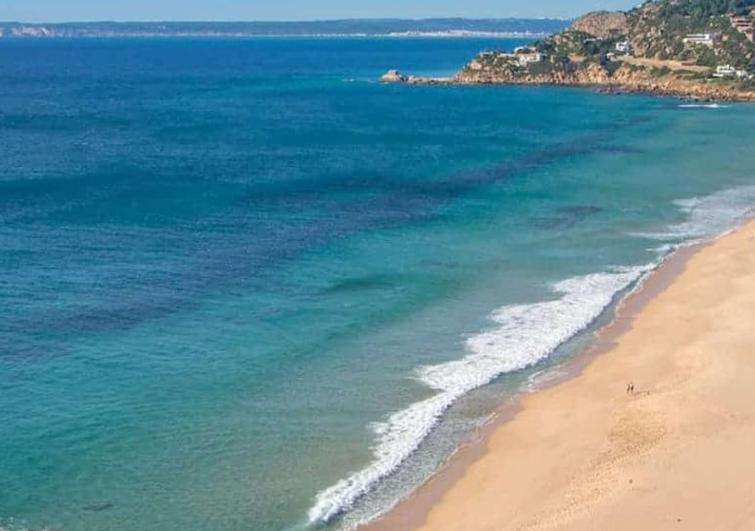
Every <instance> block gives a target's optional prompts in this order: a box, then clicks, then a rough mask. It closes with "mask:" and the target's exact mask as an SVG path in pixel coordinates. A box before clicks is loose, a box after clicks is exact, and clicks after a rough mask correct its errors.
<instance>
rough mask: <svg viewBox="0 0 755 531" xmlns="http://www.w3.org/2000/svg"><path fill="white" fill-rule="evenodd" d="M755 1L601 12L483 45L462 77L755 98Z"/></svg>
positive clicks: (663, 1) (698, 1)
mask: <svg viewBox="0 0 755 531" xmlns="http://www.w3.org/2000/svg"><path fill="white" fill-rule="evenodd" d="M754 26H755V0H652V1H648V2H646V3H644V4H643V5H642V6H640V7H637V8H635V9H632V10H631V11H627V12H615V13H610V12H605V11H602V12H596V13H590V14H588V15H585V16H584V17H581V18H579V19H577V20H575V21H574V22H573V23H572V25H571V26H570V27H569V28H567V29H566V30H564V31H562V32H560V33H556V34H554V35H552V36H550V37H547V38H545V39H542V40H540V41H537V42H535V43H533V44H532V45H530V46H526V47H522V48H519V49H517V50H516V51H515V52H514V53H505V52H496V51H492V52H483V53H481V54H479V55H478V56H477V57H475V58H474V59H473V60H472V61H470V62H469V63H468V64H467V65H466V66H465V67H464V68H463V69H462V70H461V71H460V72H459V73H458V74H457V76H456V77H455V79H454V81H456V82H461V83H522V84H527V83H542V84H566V85H603V86H607V87H610V88H611V89H621V90H641V91H649V92H658V93H668V94H677V95H680V96H690V97H701V98H711V99H743V100H753V101H755V42H753V41H754V40H755V33H754V32H753V27H754Z"/></svg>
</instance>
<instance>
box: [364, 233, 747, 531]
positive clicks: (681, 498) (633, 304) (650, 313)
mask: <svg viewBox="0 0 755 531" xmlns="http://www.w3.org/2000/svg"><path fill="white" fill-rule="evenodd" d="M684 254H685V253H681V255H680V256H677V257H675V258H674V259H672V261H671V263H670V264H668V265H666V266H664V267H662V268H661V269H660V270H659V272H658V273H656V274H654V275H652V276H651V277H650V278H649V279H648V280H647V281H646V283H645V287H644V288H643V289H642V290H640V291H639V292H638V293H637V294H636V295H634V296H632V297H630V298H629V299H628V301H627V303H626V304H625V305H623V307H622V308H620V309H619V311H618V316H617V319H616V321H615V323H614V324H613V325H612V326H610V327H608V329H607V330H606V331H605V332H604V334H603V336H602V342H603V345H602V346H600V340H599V342H598V344H599V348H600V350H601V351H602V352H600V353H595V352H593V355H591V356H588V357H587V358H583V359H587V360H589V363H588V364H587V365H586V366H585V367H583V368H581V370H579V371H577V372H578V374H576V375H575V376H574V377H573V378H571V379H568V380H566V381H563V382H560V383H558V384H556V385H554V386H552V387H549V388H547V389H543V390H540V391H538V392H535V393H533V394H529V395H525V396H524V397H523V398H522V400H521V401H520V404H519V405H520V408H519V409H518V410H517V411H516V412H514V413H513V415H511V418H509V419H505V420H504V421H501V422H498V423H497V425H495V426H494V427H493V428H491V430H490V432H491V433H489V434H487V435H486V436H485V438H484V441H483V442H482V443H480V444H479V445H478V448H477V449H476V450H475V448H474V447H473V448H472V449H466V450H464V451H462V452H460V455H459V456H458V457H456V458H455V459H454V460H453V461H452V463H451V465H450V466H449V467H448V469H447V470H445V471H444V472H442V473H441V474H439V475H438V476H437V477H436V478H434V479H433V480H431V481H430V482H429V483H428V484H427V485H425V486H424V487H423V488H421V489H420V490H419V492H418V493H417V494H415V495H414V496H413V497H412V498H410V499H409V500H407V501H405V502H404V503H402V504H401V505H400V506H399V507H398V508H397V509H396V510H394V511H393V512H392V513H390V514H389V515H388V516H387V517H385V518H384V519H383V520H381V521H379V522H376V523H374V524H372V525H370V526H367V527H368V528H369V529H371V530H391V531H397V530H400V529H423V530H431V531H451V530H453V531H462V530H463V531H488V530H490V531H493V530H495V531H504V530H506V531H507V530H579V531H589V530H596V531H598V530H600V531H604V530H610V531H621V530H632V531H638V530H641V531H647V530H664V531H665V530H676V529H679V530H705V531H711V530H755V222H751V223H749V224H747V225H746V226H744V227H742V228H740V229H739V230H737V231H736V232H734V233H732V234H729V235H727V236H725V237H723V238H720V239H718V240H717V241H715V242H713V243H712V244H710V245H707V246H704V247H702V248H700V249H699V250H697V251H696V252H694V253H692V252H687V253H686V254H687V256H684ZM674 264H675V265H674ZM674 269H676V271H674ZM630 382H633V383H634V385H635V392H634V393H627V391H626V389H627V385H628V384H629V383H630Z"/></svg>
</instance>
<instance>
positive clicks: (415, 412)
mask: <svg viewBox="0 0 755 531" xmlns="http://www.w3.org/2000/svg"><path fill="white" fill-rule="evenodd" d="M674 204H675V206H677V207H678V208H679V209H680V210H681V211H682V212H683V213H685V214H686V216H687V220H686V221H684V222H682V223H678V224H675V225H671V226H669V227H667V229H666V230H665V231H663V232H659V233H651V234H646V233H643V234H635V236H638V237H643V238H652V239H657V240H664V241H667V242H672V241H673V242H676V243H679V242H683V241H685V240H686V241H690V240H696V239H697V240H699V239H703V238H708V237H712V236H715V235H717V234H721V233H723V232H725V231H727V230H729V229H730V228H731V227H733V226H734V225H736V224H737V223H738V222H739V221H741V220H742V219H744V218H745V217H746V216H747V215H748V214H750V213H752V211H753V205H755V186H742V187H738V188H732V189H728V190H724V191H721V192H717V193H714V194H711V195H708V196H704V197H695V198H691V199H683V200H678V201H675V202H674ZM676 247H677V245H676V244H671V243H667V244H664V245H662V246H661V247H659V248H658V249H656V250H657V251H658V261H656V262H654V263H652V264H648V265H644V266H636V267H623V268H614V269H612V270H610V271H606V272H602V273H594V274H589V275H584V276H579V277H573V278H569V279H566V280H562V281H560V282H557V283H555V284H553V285H552V286H551V288H552V291H553V293H554V296H555V297H554V298H553V299H552V300H547V301H543V302H536V303H532V304H517V305H508V306H503V307H501V308H499V309H498V310H496V311H495V312H493V313H492V314H491V316H490V320H491V321H492V323H494V326H491V327H490V329H488V330H486V331H483V332H481V333H479V334H476V335H474V336H472V337H470V338H468V339H467V340H466V345H465V346H466V351H467V354H466V356H464V357H463V358H461V359H458V360H454V361H450V362H447V363H441V364H438V365H430V366H425V367H420V368H419V369H418V370H417V373H416V378H417V379H418V380H419V381H421V382H422V383H424V384H425V385H426V386H428V387H430V388H431V389H434V390H436V391H437V394H435V395H434V396H432V397H431V398H428V399H426V400H423V401H421V402H416V403H414V404H412V405H410V406H409V407H407V408H406V409H403V410H401V411H398V412H396V413H393V414H392V415H390V416H389V417H388V418H387V419H386V420H385V421H382V422H377V423H374V424H372V425H371V428H372V430H373V431H374V433H375V435H376V443H375V445H374V447H373V454H374V459H373V461H372V462H371V463H370V464H369V465H368V466H367V467H365V468H363V469H362V470H359V471H357V472H355V473H353V474H351V475H350V476H348V477H346V478H345V479H342V480H341V481H339V482H338V483H336V484H335V485H333V486H331V487H329V488H327V489H325V490H323V491H321V492H320V493H319V494H318V495H317V497H316V500H315V504H314V506H313V507H312V508H311V509H310V510H309V514H308V516H309V521H310V524H320V523H325V522H328V521H329V520H332V519H333V518H334V517H336V516H338V515H339V514H341V513H343V512H345V511H347V510H349V509H350V508H351V507H352V506H353V505H354V503H355V502H356V501H357V500H358V499H359V498H361V497H362V496H363V495H364V494H366V493H367V492H369V491H370V490H372V489H373V488H374V487H375V486H376V484H377V483H378V482H379V481H380V480H381V479H383V478H385V477H387V476H388V475H390V474H392V473H393V472H394V471H395V470H396V469H397V468H398V467H399V466H400V465H401V464H402V463H403V462H404V461H405V460H406V459H407V458H408V457H409V456H410V455H411V454H412V453H413V452H414V451H415V450H417V448H418V447H419V446H420V444H421V443H422V441H423V440H424V439H425V438H426V437H427V436H428V435H429V433H430V432H431V431H432V429H433V427H434V426H435V425H436V424H437V423H438V421H439V420H440V418H441V416H442V415H443V414H444V412H445V411H446V410H447V409H448V408H449V407H450V406H451V405H452V404H454V402H456V401H457V400H458V399H459V398H461V397H462V396H463V395H465V394H467V393H469V392H470V391H472V390H474V389H477V388H479V387H481V386H483V385H486V384H488V383H490V382H492V381H493V380H494V379H496V378H498V377H499V376H501V375H503V374H505V373H510V372H513V371H518V370H522V369H525V368H528V367H531V366H533V365H535V364H537V363H538V362H540V361H542V360H544V359H545V358H547V357H548V356H549V355H550V354H551V353H553V352H554V351H555V350H556V349H557V348H558V347H559V346H561V345H562V344H564V343H565V342H566V341H568V340H569V339H571V338H572V337H574V336H575V335H576V334H578V333H579V332H581V331H583V330H585V329H586V328H588V327H589V326H590V324H591V323H593V322H594V321H595V320H596V319H597V318H598V317H599V316H600V315H601V314H602V313H603V311H604V310H605V309H606V308H607V307H608V306H609V305H611V304H612V303H613V302H614V300H615V299H616V297H617V296H619V294H621V293H623V292H625V291H626V290H627V289H629V288H630V287H631V286H633V285H634V284H636V283H637V282H638V281H639V280H640V279H641V278H642V277H643V276H644V275H646V274H647V273H648V272H650V271H652V270H653V269H655V268H656V267H658V265H659V264H660V263H661V262H663V261H664V260H665V258H666V257H667V256H669V254H670V253H671V252H672V251H673V250H674V249H675V248H676Z"/></svg>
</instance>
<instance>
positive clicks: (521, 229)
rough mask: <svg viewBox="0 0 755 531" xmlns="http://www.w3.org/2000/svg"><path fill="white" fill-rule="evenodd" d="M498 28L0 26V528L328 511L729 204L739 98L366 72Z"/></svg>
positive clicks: (431, 464) (382, 477)
mask: <svg viewBox="0 0 755 531" xmlns="http://www.w3.org/2000/svg"><path fill="white" fill-rule="evenodd" d="M520 43H521V41H514V40H512V41H502V40H497V41H485V40H474V39H416V40H413V39H259V40H124V41H118V40H111V41H102V40H87V41H6V42H0V301H1V302H2V308H3V318H2V319H1V320H0V456H2V457H1V458H0V529H3V530H5V529H10V530H14V531H16V530H22V529H35V530H37V529H56V530H66V531H88V530H92V531H94V530H97V531H101V530H103V529H107V530H109V531H137V530H138V531H143V530H144V529H160V530H161V531H172V530H181V531H191V530H197V531H199V530H208V529H213V530H224V531H226V530H227V531H235V530H239V531H241V530H255V531H256V530H265V531H267V530H281V529H291V528H294V527H303V526H307V525H311V524H314V525H315V526H318V525H325V524H323V522H325V521H327V526H333V527H339V526H341V527H343V526H346V527H348V526H350V525H352V524H353V523H354V522H356V521H358V520H359V519H361V518H364V517H367V516H369V515H372V514H374V513H375V512H376V511H378V510H380V509H382V508H384V507H386V506H388V505H390V503H391V502H392V501H394V500H395V498H396V496H399V495H401V494H404V493H406V492H407V491H408V490H409V489H410V488H411V487H412V486H413V485H416V484H417V482H419V481H421V480H422V479H423V478H424V477H425V476H426V475H427V474H428V473H430V472H431V471H432V470H433V469H435V467H437V466H438V464H439V463H441V462H442V460H443V458H444V457H445V456H447V455H448V453H449V452H450V451H451V450H452V449H453V448H454V446H455V445H456V444H458V442H459V440H461V439H462V438H463V437H464V434H466V433H468V432H469V431H470V430H474V429H475V428H476V427H477V426H479V425H480V423H481V422H483V421H484V420H485V419H486V418H487V416H488V415H489V414H490V412H491V411H492V410H493V409H494V408H495V406H496V405H497V404H498V403H499V402H500V400H501V399H502V397H503V396H506V395H507V394H510V393H512V392H514V391H516V389H518V388H519V386H520V385H522V383H523V382H525V383H526V381H527V379H528V378H529V377H530V376H531V375H532V374H533V373H534V372H535V371H539V370H541V369H542V368H543V367H547V366H548V364H549V363H553V360H554V354H553V352H554V350H555V349H556V347H558V346H559V345H563V343H564V341H566V340H567V339H569V338H570V337H572V336H574V334H576V333H577V332H579V331H581V330H583V329H585V328H588V330H589V327H590V325H591V323H593V321H594V319H595V318H597V317H598V316H599V315H601V312H602V311H603V310H604V309H605V308H606V307H607V306H608V305H609V304H610V303H611V302H612V301H614V300H615V297H616V296H617V294H619V293H621V292H622V291H623V290H625V289H627V288H629V287H631V286H632V284H633V283H634V282H636V280H637V279H638V278H640V276H641V275H642V274H643V272H644V271H646V270H647V268H648V267H650V266H652V265H654V264H656V263H657V262H658V260H659V259H660V258H661V257H662V256H663V254H664V253H665V252H667V250H668V244H671V245H674V244H677V243H680V242H683V241H685V240H689V239H692V238H698V237H705V236H710V235H713V234H715V233H717V232H720V231H722V230H725V229H726V228H728V227H729V226H731V224H732V223H734V222H735V221H736V219H737V218H738V217H739V216H742V215H744V214H745V213H746V212H747V211H748V210H749V209H750V208H751V207H752V204H753V202H754V198H755V189H754V188H753V185H755V175H754V174H753V171H752V168H753V167H755V152H753V150H752V136H751V131H752V124H753V123H755V121H754V119H755V109H754V108H753V107H752V106H746V105H732V106H723V107H719V108H706V107H681V106H680V104H679V102H677V101H675V100H672V99H662V98H649V97H644V96H631V97H607V96H602V95H598V94H594V93H592V92H591V91H589V90H579V89H561V88H534V87H533V88H524V87H408V86H390V85H381V84H379V83H376V82H375V80H376V79H377V78H378V77H379V76H380V74H382V73H383V72H384V71H385V70H387V69H389V68H400V69H401V70H402V71H406V72H411V73H418V74H433V75H434V74H446V73H450V72H452V71H454V70H455V69H456V68H458V67H459V66H460V65H462V64H463V63H464V62H465V61H466V60H467V59H468V58H469V57H471V56H472V55H473V54H475V53H476V52H477V51H479V50H481V49H488V48H501V47H504V48H511V47H513V46H516V45H518V44H520ZM693 198H694V199H693ZM562 350H563V346H562ZM567 350H568V349H567ZM559 352H560V351H559ZM559 355H564V354H558V352H557V353H556V354H555V357H556V358H558V356H559ZM438 421H440V422H438ZM373 452H374V453H373ZM398 465H401V466H398ZM346 478H349V479H348V480H346V481H341V480H344V479H346Z"/></svg>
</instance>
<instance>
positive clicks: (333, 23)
mask: <svg viewBox="0 0 755 531" xmlns="http://www.w3.org/2000/svg"><path fill="white" fill-rule="evenodd" d="M568 25H569V21H568V20H564V19H519V18H504V19H463V18H435V19H422V20H404V19H346V20H327V21H307V22H69V23H60V24H30V23H29V24H27V23H22V22H0V37H3V38H55V37H57V38H83V37H94V38H104V37H255V36H261V37H265V36H267V37H272V36H415V35H416V36H476V35H479V36H487V35H489V36H494V35H500V36H505V35H535V36H540V35H548V34H551V33H554V32H558V31H561V30H563V29H564V28H566V27H567V26H568Z"/></svg>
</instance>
